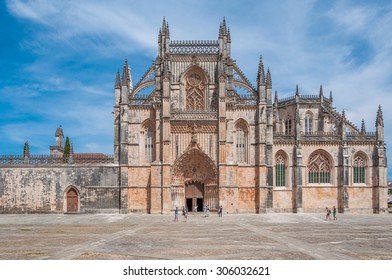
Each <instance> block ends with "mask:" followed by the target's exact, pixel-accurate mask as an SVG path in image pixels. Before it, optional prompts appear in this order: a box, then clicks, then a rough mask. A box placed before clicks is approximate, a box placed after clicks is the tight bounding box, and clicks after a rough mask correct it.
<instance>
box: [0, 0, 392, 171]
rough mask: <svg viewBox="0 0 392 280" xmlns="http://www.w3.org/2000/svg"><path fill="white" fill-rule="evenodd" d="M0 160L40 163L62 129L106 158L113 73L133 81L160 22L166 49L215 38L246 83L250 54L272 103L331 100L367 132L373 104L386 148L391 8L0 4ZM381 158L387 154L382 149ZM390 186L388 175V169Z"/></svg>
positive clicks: (364, 4)
mask: <svg viewBox="0 0 392 280" xmlns="http://www.w3.org/2000/svg"><path fill="white" fill-rule="evenodd" d="M0 5H1V6H0V32H1V33H0V34H2V36H1V41H0V42H1V44H0V59H1V60H0V73H1V75H0V110H1V111H0V112H1V113H0V114H1V115H0V116H1V117H0V133H1V137H0V154H21V153H22V152H23V144H24V142H25V141H29V143H30V152H31V153H32V154H47V153H48V152H49V149H48V147H49V146H50V145H53V144H54V143H55V141H54V133H55V130H56V128H57V127H58V126H59V125H62V127H63V129H64V133H65V135H67V136H69V137H70V139H71V141H72V142H73V145H74V149H75V152H103V153H108V154H112V153H113V145H112V143H113V116H112V113H111V112H112V111H113V101H114V94H113V87H114V81H115V73H116V71H117V70H118V69H121V68H122V65H123V62H124V59H125V58H128V61H129V63H130V66H131V68H132V76H133V81H134V84H135V83H136V82H137V81H138V80H139V79H140V77H141V75H143V73H144V72H145V71H146V70H147V69H148V67H149V66H150V64H151V62H152V60H154V58H155V56H156V54H157V36H158V31H159V28H160V27H161V23H162V18H163V16H165V17H166V19H167V21H168V22H169V25H170V35H171V39H172V40H196V39H202V40H204V39H206V40H213V39H217V36H218V29H219V24H220V22H221V20H222V18H223V16H225V17H226V21H227V24H228V26H229V27H230V32H231V38H232V56H233V58H234V59H235V60H236V61H237V64H238V65H239V66H240V67H241V69H242V70H243V72H244V73H245V74H246V75H247V77H248V78H249V80H251V81H253V82H254V83H255V81H256V74H257V66H258V60H259V56H260V54H262V55H263V61H264V65H265V66H266V67H267V66H269V67H270V69H271V74H272V82H273V90H277V91H278V95H279V98H283V97H287V96H291V95H293V94H294V92H295V86H296V84H298V85H299V89H300V93H301V94H318V91H319V87H320V84H322V85H323V88H324V93H328V92H329V91H330V90H332V91H333V97H334V105H335V107H336V109H337V110H338V111H342V110H343V109H344V110H345V112H346V116H347V118H348V119H349V120H350V121H352V122H353V123H354V124H356V125H357V126H358V127H360V124H361V119H362V118H364V119H365V123H366V129H367V131H374V130H375V127H374V125H375V119H376V112H377V108H378V105H379V104H381V105H382V106H383V115H384V123H385V134H386V142H387V143H388V144H389V143H392V141H391V138H392V129H389V127H391V125H392V112H391V110H389V107H390V104H392V28H390V27H391V26H392V2H391V1H355V0H351V1H350V0H348V1H345V0H342V1H311V0H309V1H290V0H286V1H211V0H199V1H190V0H189V1H188V0H184V1H120V0H119V1H76V0H75V1H60V0H59V1H50V0H37V1H27V0H24V1H11V0H9V1H8V0H7V1H5V2H2V3H1V4H0ZM388 156H389V158H390V159H392V150H391V149H388ZM389 174H390V176H389V178H391V179H392V176H391V175H392V172H391V171H390V172H389Z"/></svg>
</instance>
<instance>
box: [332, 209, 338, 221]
mask: <svg viewBox="0 0 392 280" xmlns="http://www.w3.org/2000/svg"><path fill="white" fill-rule="evenodd" d="M332 213H333V219H334V220H337V219H338V218H337V217H336V207H335V206H334V207H333V208H332Z"/></svg>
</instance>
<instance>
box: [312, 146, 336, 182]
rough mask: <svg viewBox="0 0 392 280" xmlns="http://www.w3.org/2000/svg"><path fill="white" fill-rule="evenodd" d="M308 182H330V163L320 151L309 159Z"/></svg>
mask: <svg viewBox="0 0 392 280" xmlns="http://www.w3.org/2000/svg"><path fill="white" fill-rule="evenodd" d="M308 182H309V183H315V184H323V183H331V163H330V162H329V160H328V158H327V157H326V156H325V155H323V154H322V153H317V154H316V155H314V156H313V157H311V159H310V161H309V166H308Z"/></svg>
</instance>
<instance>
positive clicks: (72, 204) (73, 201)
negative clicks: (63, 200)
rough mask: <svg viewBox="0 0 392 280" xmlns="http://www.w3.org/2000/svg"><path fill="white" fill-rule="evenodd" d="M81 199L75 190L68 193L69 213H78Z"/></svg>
mask: <svg viewBox="0 0 392 280" xmlns="http://www.w3.org/2000/svg"><path fill="white" fill-rule="evenodd" d="M78 204H79V198H78V193H77V192H76V190H75V189H70V190H69V191H68V192H67V212H68V213H76V212H78Z"/></svg>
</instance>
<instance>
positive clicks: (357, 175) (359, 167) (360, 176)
mask: <svg viewBox="0 0 392 280" xmlns="http://www.w3.org/2000/svg"><path fill="white" fill-rule="evenodd" d="M353 169H354V170H353V171H354V183H365V160H364V159H363V158H362V157H361V156H356V157H355V158H354V164H353Z"/></svg>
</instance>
